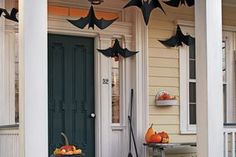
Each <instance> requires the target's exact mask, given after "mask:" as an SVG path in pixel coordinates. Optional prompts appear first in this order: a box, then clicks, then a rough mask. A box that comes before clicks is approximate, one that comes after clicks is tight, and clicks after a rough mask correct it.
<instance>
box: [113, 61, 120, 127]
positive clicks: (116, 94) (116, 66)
mask: <svg viewBox="0 0 236 157" xmlns="http://www.w3.org/2000/svg"><path fill="white" fill-rule="evenodd" d="M112 123H120V62H119V60H118V59H117V58H112Z"/></svg>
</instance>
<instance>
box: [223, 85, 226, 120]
mask: <svg viewBox="0 0 236 157" xmlns="http://www.w3.org/2000/svg"><path fill="white" fill-rule="evenodd" d="M226 94H227V93H226V84H224V85H223V104H224V122H225V123H227V105H226V102H227V101H226V100H227V99H226Z"/></svg>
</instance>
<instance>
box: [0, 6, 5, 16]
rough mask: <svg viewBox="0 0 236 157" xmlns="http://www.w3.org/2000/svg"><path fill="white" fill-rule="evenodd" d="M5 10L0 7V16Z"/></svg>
mask: <svg viewBox="0 0 236 157" xmlns="http://www.w3.org/2000/svg"><path fill="white" fill-rule="evenodd" d="M4 11H5V9H2V8H0V17H1V16H2V13H3V12H4Z"/></svg>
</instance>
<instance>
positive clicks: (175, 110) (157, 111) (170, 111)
mask: <svg viewBox="0 0 236 157" xmlns="http://www.w3.org/2000/svg"><path fill="white" fill-rule="evenodd" d="M149 114H150V115H179V106H170V107H157V106H150V107H149Z"/></svg>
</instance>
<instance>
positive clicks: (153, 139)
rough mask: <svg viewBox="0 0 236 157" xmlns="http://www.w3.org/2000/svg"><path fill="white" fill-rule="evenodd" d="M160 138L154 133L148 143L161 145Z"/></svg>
mask: <svg viewBox="0 0 236 157" xmlns="http://www.w3.org/2000/svg"><path fill="white" fill-rule="evenodd" d="M161 141H162V137H161V135H159V134H158V133H156V132H155V134H153V135H152V136H151V138H150V143H161Z"/></svg>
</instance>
